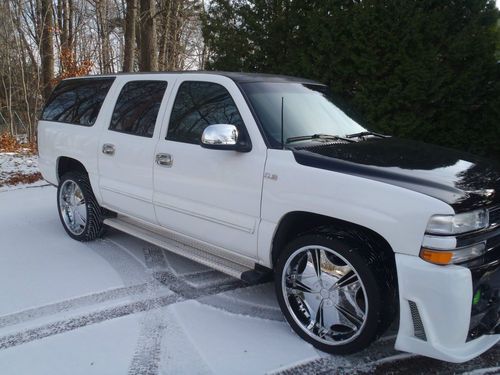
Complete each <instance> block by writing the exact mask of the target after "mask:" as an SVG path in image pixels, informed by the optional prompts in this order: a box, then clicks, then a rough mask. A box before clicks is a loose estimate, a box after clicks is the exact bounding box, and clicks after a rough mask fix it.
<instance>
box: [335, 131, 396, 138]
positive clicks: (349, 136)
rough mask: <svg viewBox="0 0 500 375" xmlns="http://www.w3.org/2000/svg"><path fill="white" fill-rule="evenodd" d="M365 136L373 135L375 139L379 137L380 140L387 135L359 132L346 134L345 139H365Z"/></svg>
mask: <svg viewBox="0 0 500 375" xmlns="http://www.w3.org/2000/svg"><path fill="white" fill-rule="evenodd" d="M367 135H373V136H375V137H380V138H387V137H388V135H384V134H380V133H375V132H371V131H364V132H359V133H352V134H347V135H346V136H345V137H346V138H359V137H366V136H367Z"/></svg>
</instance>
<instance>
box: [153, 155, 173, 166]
mask: <svg viewBox="0 0 500 375" xmlns="http://www.w3.org/2000/svg"><path fill="white" fill-rule="evenodd" d="M173 163H174V158H173V157H172V155H170V154H156V164H158V165H161V166H163V167H171V166H172V164H173Z"/></svg>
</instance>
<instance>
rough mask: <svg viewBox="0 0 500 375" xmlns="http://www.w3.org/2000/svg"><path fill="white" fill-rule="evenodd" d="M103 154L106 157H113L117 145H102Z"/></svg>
mask: <svg viewBox="0 0 500 375" xmlns="http://www.w3.org/2000/svg"><path fill="white" fill-rule="evenodd" d="M102 153H103V154H106V155H113V154H114V153H115V145H112V144H111V143H105V144H103V145H102Z"/></svg>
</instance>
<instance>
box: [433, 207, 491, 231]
mask: <svg viewBox="0 0 500 375" xmlns="http://www.w3.org/2000/svg"><path fill="white" fill-rule="evenodd" d="M488 225H489V214H488V211H487V210H476V211H471V212H465V213H462V214H456V215H434V216H432V217H431V219H430V220H429V223H428V224H427V229H426V232H427V233H430V234H447V235H451V234H460V233H465V232H471V231H474V230H479V229H483V228H486V227H487V226H488Z"/></svg>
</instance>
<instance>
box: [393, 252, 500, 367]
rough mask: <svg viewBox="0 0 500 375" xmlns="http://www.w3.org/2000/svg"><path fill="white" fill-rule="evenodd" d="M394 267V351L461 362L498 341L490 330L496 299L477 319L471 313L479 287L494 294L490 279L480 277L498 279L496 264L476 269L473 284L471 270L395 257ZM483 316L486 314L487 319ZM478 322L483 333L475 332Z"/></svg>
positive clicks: (476, 315)
mask: <svg viewBox="0 0 500 375" xmlns="http://www.w3.org/2000/svg"><path fill="white" fill-rule="evenodd" d="M396 267H397V273H398V283H399V300H400V326H399V332H398V337H397V340H396V349H398V350H403V351H407V352H412V353H416V354H421V355H425V356H428V357H432V358H436V359H440V360H443V361H448V362H456V363H459V362H465V361H468V360H470V359H472V358H474V357H477V356H478V355H480V354H482V353H484V352H485V351H486V350H488V349H489V348H491V347H492V346H494V345H495V344H496V343H497V342H499V341H500V334H498V330H497V328H495V327H494V326H495V325H496V327H498V307H499V305H498V300H497V301H496V302H494V301H493V304H490V305H488V308H487V309H486V310H487V311H486V310H484V311H483V310H481V312H480V313H479V315H478V314H475V315H474V313H475V312H476V313H477V311H475V310H474V309H473V298H474V297H476V299H477V295H476V293H477V291H476V290H477V288H478V287H479V286H480V285H488V288H489V289H488V288H487V289H488V290H490V292H491V291H492V288H493V289H494V288H497V289H496V290H497V291H498V288H499V286H498V285H496V286H495V285H494V283H495V281H494V278H493V279H492V278H489V279H488V280H486V281H485V279H483V278H484V276H485V275H492V274H496V275H498V267H499V266H498V264H496V265H493V266H491V267H489V268H488V271H486V272H485V269H484V268H482V269H481V268H480V269H478V270H476V271H478V272H479V273H477V274H476V275H475V276H474V277H475V279H474V282H473V275H474V274H475V273H474V272H475V271H474V269H473V268H471V269H469V268H467V267H464V266H455V265H450V266H445V267H443V266H437V265H433V264H430V263H427V262H425V261H424V260H422V259H420V258H418V257H415V256H410V255H403V254H396ZM471 270H472V272H471ZM478 276H480V277H479V278H477V277H478ZM481 280H482V282H483V284H481ZM484 282H486V284H484ZM493 295H494V292H493ZM485 296H486V294H485ZM488 296H489V297H486V298H487V299H488V300H490V299H491V298H490V297H491V296H490V295H488ZM476 305H477V304H476ZM476 305H474V306H475V307H476V308H477V306H476ZM492 311H493V312H492ZM482 313H484V314H482ZM481 314H482V315H481ZM485 314H486V315H488V314H489V315H488V316H489V318H488V319H486V320H484V319H485V318H484V317H485ZM494 314H496V318H495V315H494ZM471 316H472V319H471ZM492 316H493V318H491V317H492ZM491 319H496V322H493V323H492V322H491ZM478 322H483V323H484V324H483V325H484V326H485V327H486V330H483V331H481V332H480V331H477V332H476V333H474V332H475V331H474V327H477V326H478V325H477V323H478ZM492 326H493V327H492ZM471 332H472V334H471ZM485 333H487V334H485Z"/></svg>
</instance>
